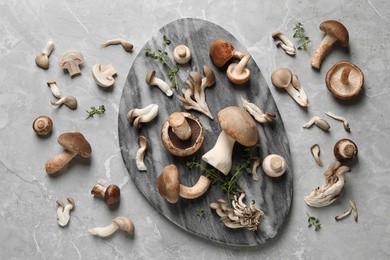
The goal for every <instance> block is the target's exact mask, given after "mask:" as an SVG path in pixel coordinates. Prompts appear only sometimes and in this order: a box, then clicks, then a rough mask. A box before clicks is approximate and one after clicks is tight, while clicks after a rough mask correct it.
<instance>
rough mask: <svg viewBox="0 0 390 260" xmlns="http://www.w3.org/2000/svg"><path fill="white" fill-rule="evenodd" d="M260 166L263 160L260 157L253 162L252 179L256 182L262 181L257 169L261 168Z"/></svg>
mask: <svg viewBox="0 0 390 260" xmlns="http://www.w3.org/2000/svg"><path fill="white" fill-rule="evenodd" d="M260 164H261V159H260V157H257V158H256V159H255V160H254V161H253V165H252V179H253V180H255V181H259V179H260V177H259V174H257V168H258V167H259V166H260Z"/></svg>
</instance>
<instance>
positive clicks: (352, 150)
mask: <svg viewBox="0 0 390 260" xmlns="http://www.w3.org/2000/svg"><path fill="white" fill-rule="evenodd" d="M333 152H334V156H335V157H336V159H337V160H339V161H340V162H351V161H353V160H354V159H355V158H356V157H357V155H358V147H357V145H356V144H355V143H354V142H353V141H352V140H350V139H347V138H343V139H340V140H338V141H337V142H336V144H335V145H334V148H333Z"/></svg>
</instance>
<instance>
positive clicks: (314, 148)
mask: <svg viewBox="0 0 390 260" xmlns="http://www.w3.org/2000/svg"><path fill="white" fill-rule="evenodd" d="M310 151H311V154H312V155H313V157H314V160H316V163H317V164H318V165H319V166H321V167H323V166H324V165H323V163H322V160H321V158H320V152H321V149H320V146H319V145H318V144H313V145H312V147H311V148H310Z"/></svg>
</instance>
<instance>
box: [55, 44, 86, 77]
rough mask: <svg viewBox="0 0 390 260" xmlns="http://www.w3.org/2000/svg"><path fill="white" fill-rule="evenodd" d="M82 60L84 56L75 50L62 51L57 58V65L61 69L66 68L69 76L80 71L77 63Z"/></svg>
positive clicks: (80, 62)
mask: <svg viewBox="0 0 390 260" xmlns="http://www.w3.org/2000/svg"><path fill="white" fill-rule="evenodd" d="M83 62H84V56H83V55H82V54H81V53H80V52H79V51H76V50H69V51H66V52H63V53H62V54H61V55H60V57H59V58H58V65H59V66H60V67H61V69H67V70H68V72H69V76H71V77H72V76H73V75H77V74H80V73H81V70H80V67H79V65H80V64H82V63H83Z"/></svg>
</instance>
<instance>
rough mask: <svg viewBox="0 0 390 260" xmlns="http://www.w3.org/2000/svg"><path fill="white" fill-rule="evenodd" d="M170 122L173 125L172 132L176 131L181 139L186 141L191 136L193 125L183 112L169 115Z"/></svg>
mask: <svg viewBox="0 0 390 260" xmlns="http://www.w3.org/2000/svg"><path fill="white" fill-rule="evenodd" d="M168 124H169V126H170V127H172V132H174V133H175V134H176V136H177V137H178V138H179V139H180V140H182V141H185V140H188V139H189V138H190V137H191V135H192V131H191V127H190V125H189V124H188V122H187V119H186V118H185V116H184V115H183V114H182V113H180V112H175V113H172V114H171V115H170V116H169V117H168Z"/></svg>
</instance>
